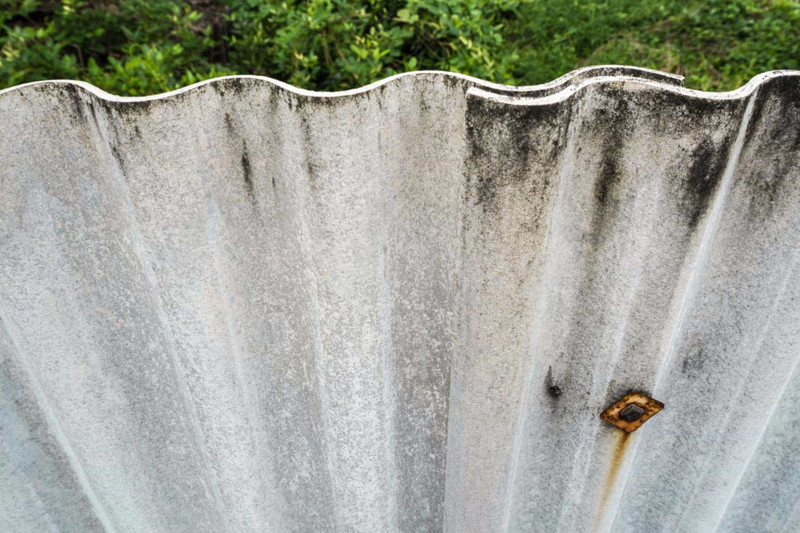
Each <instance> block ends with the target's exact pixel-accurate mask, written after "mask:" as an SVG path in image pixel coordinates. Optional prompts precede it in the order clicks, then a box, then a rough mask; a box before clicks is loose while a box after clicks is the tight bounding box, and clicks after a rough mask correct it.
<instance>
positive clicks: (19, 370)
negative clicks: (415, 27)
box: [0, 67, 800, 532]
mask: <svg viewBox="0 0 800 533" xmlns="http://www.w3.org/2000/svg"><path fill="white" fill-rule="evenodd" d="M799 256H800V74H798V73H793V72H783V73H770V74H766V75H762V76H760V77H758V78H756V79H755V80H753V81H752V82H751V83H749V84H748V85H746V86H745V87H743V88H742V89H740V90H738V91H736V92H733V93H725V94H713V95H712V94H706V93H698V92H693V91H688V90H685V89H682V88H681V87H680V79H678V78H675V77H669V76H667V75H663V74H659V73H653V72H650V71H642V70H638V69H629V68H623V67H606V68H600V69H586V70H583V71H577V72H576V73H573V74H571V75H567V76H565V77H564V78H561V79H559V80H556V81H555V82H553V83H551V84H548V85H545V86H540V87H527V88H519V89H513V88H509V87H501V86H495V85H492V84H487V83H484V82H480V81H478V80H474V79H470V78H466V77H462V76H457V75H452V74H443V73H418V74H412V75H404V76H398V77H395V78H391V79H388V80H386V81H384V82H381V83H379V84H375V85H373V86H370V87H367V88H364V89H363V90H359V91H352V92H348V93H340V94H336V95H330V94H327V95H326V94H319V93H316V94H315V93H308V92H303V91H298V90H295V89H292V88H290V87H288V86H285V85H282V84H279V83H275V82H273V81H270V80H266V79H263V78H252V77H238V78H226V79H220V80H217V81H213V82H208V83H204V84H199V85H197V86H194V87H192V88H189V89H187V90H183V91H178V92H176V93H171V94H169V95H165V96H163V97H156V98H149V99H121V98H117V97H112V96H110V95H106V94H104V93H101V92H100V91H98V90H97V89H94V88H92V87H90V86H87V85H84V84H77V83H69V82H45V83H40V84H31V85H26V86H21V87H18V88H13V89H10V90H6V91H0V320H1V321H2V324H0V358H2V367H0V530H13V531H43V530H48V529H51V530H60V531H94V530H103V529H105V530H108V531H147V532H151V531H370V532H371V531H442V530H444V531H453V532H461V531H565V532H572V531H594V530H597V531H607V530H612V531H631V532H642V531H647V532H651V531H669V532H673V531H714V530H715V529H717V530H719V531H743V532H753V531H797V530H800V372H798V371H797V362H798V360H800V272H798V268H797V260H798V257H799ZM554 386H557V387H558V388H559V390H560V391H561V394H560V395H555V394H551V393H549V391H550V389H551V387H554ZM631 389H634V390H639V391H643V392H646V393H650V394H651V395H652V396H654V397H655V398H657V399H659V400H661V401H663V402H664V403H665V404H666V409H665V410H664V411H663V412H662V413H660V414H659V415H657V416H656V417H654V418H653V419H652V420H651V421H649V422H648V423H647V424H645V426H644V427H643V428H642V429H640V430H639V431H637V432H636V433H633V434H632V435H631V436H630V437H628V438H625V437H624V434H623V433H622V432H620V431H619V430H616V429H614V428H612V427H611V426H608V425H607V424H605V423H604V422H602V421H601V420H600V419H599V417H598V415H599V413H600V412H601V411H602V410H603V408H604V407H605V406H606V405H607V404H609V403H611V402H613V401H614V400H616V399H617V398H618V397H619V396H621V395H623V394H624V393H625V392H626V391H628V390H631Z"/></svg>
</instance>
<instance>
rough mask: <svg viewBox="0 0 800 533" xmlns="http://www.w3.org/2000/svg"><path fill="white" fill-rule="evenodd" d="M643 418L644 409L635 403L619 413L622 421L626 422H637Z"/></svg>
mask: <svg viewBox="0 0 800 533" xmlns="http://www.w3.org/2000/svg"><path fill="white" fill-rule="evenodd" d="M642 416H644V409H642V408H641V407H639V406H638V405H636V404H635V403H632V404H630V405H629V406H627V407H626V408H625V409H623V410H622V411H620V412H619V418H620V420H624V421H625V422H635V421H637V420H639V419H640V418H642Z"/></svg>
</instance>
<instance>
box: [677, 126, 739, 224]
mask: <svg viewBox="0 0 800 533" xmlns="http://www.w3.org/2000/svg"><path fill="white" fill-rule="evenodd" d="M733 142H734V141H733V139H732V138H730V137H728V138H726V139H725V141H723V143H722V146H721V147H719V148H717V147H716V146H714V143H713V142H712V141H711V139H710V138H709V137H704V138H703V139H702V140H701V141H700V142H699V143H698V144H697V146H695V148H694V150H692V155H691V163H690V165H689V172H688V174H687V175H686V181H685V183H684V187H683V192H684V201H683V206H684V211H685V214H686V217H687V218H688V220H689V228H690V230H694V229H695V228H696V227H697V223H698V222H699V220H700V218H701V217H702V215H703V213H705V212H706V210H707V209H708V206H709V204H710V203H711V198H712V197H713V195H714V191H715V190H716V188H717V185H718V184H719V182H720V180H721V178H722V174H723V173H724V172H725V165H726V163H727V161H728V155H729V153H730V150H731V144H732V143H733Z"/></svg>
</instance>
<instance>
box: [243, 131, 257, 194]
mask: <svg viewBox="0 0 800 533" xmlns="http://www.w3.org/2000/svg"><path fill="white" fill-rule="evenodd" d="M242 176H243V177H244V188H245V190H246V191H247V196H248V197H249V198H250V200H251V201H254V200H255V196H254V194H253V169H252V167H251V165H250V156H249V155H248V154H247V143H244V146H243V147H242Z"/></svg>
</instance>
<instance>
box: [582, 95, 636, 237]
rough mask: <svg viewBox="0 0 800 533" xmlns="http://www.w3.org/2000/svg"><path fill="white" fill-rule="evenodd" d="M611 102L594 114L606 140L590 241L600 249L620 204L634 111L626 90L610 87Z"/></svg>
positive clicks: (594, 123)
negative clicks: (627, 141) (626, 146)
mask: <svg viewBox="0 0 800 533" xmlns="http://www.w3.org/2000/svg"><path fill="white" fill-rule="evenodd" d="M603 92H604V93H608V94H606V96H607V101H611V102H614V105H613V106H609V107H606V108H601V109H600V110H599V111H598V113H597V115H596V116H594V117H593V119H592V124H591V127H592V128H594V129H595V134H596V135H597V137H599V138H602V139H603V149H602V155H601V160H600V165H599V167H598V171H597V172H598V174H597V177H596V178H595V182H594V191H593V192H594V199H595V202H594V212H593V214H592V229H591V232H590V242H591V245H592V248H593V249H594V250H597V249H598V248H600V246H601V245H602V243H603V242H604V241H605V239H606V238H607V237H608V236H610V235H611V233H612V232H613V226H614V222H615V220H616V219H617V214H618V212H619V204H620V191H621V190H622V183H623V181H624V180H625V172H624V162H623V152H624V146H625V141H626V139H627V137H628V135H630V129H631V128H630V127H629V126H630V125H629V121H630V112H629V106H628V101H627V100H626V98H627V97H628V96H627V95H626V94H625V93H624V91H622V90H620V89H615V88H611V87H609V88H606V89H605V90H604V91H603Z"/></svg>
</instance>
